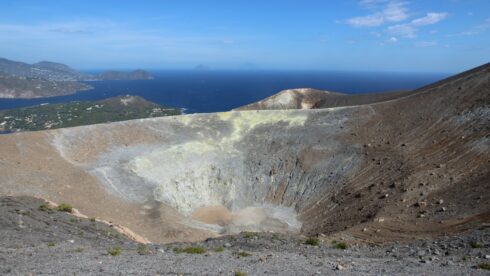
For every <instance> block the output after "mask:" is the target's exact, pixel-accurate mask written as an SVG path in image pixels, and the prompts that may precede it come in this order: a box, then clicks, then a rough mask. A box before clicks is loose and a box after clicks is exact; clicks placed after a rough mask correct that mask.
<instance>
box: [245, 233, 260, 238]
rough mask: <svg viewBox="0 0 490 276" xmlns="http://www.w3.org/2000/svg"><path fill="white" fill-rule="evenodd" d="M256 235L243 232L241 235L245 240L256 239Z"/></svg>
mask: <svg viewBox="0 0 490 276" xmlns="http://www.w3.org/2000/svg"><path fill="white" fill-rule="evenodd" d="M257 236H258V234H257V233H255V232H244V233H243V237H245V238H246V239H251V238H253V237H257Z"/></svg>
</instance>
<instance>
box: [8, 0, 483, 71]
mask: <svg viewBox="0 0 490 276" xmlns="http://www.w3.org/2000/svg"><path fill="white" fill-rule="evenodd" d="M0 41H1V43H0V56H1V57H6V58H10V59H14V60H21V61H25V62H36V61H40V60H51V61H58V62H63V63H66V64H69V65H71V66H72V67H75V68H79V69H97V68H100V69H102V68H104V69H105V68H115V69H117V68H136V67H137V68H146V69H157V68H162V69H170V68H177V69H185V68H189V69H190V68H194V67H195V66H196V65H198V64H204V65H206V66H208V67H210V68H214V69H285V70H289V69H300V70H356V71H412V72H458V71H462V70H465V69H469V68H471V67H474V66H477V65H480V64H483V63H486V62H489V61H490V1H489V0H419V1H416V0H411V1H410V0H407V1H404V0H345V1H327V0H280V1H279V0H260V1H255V0H246V1H242V0H223V1H219V0H192V1H191V0H160V1H124V0H117V1H115V0H107V1H103V0H98V1H90V0H83V1H68V0H66V1H63V0H57V1H54V0H43V1H37V0H36V1H34V0H31V1H23V0H1V9H0Z"/></svg>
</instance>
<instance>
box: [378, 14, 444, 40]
mask: <svg viewBox="0 0 490 276" xmlns="http://www.w3.org/2000/svg"><path fill="white" fill-rule="evenodd" d="M447 15H448V14H447V13H445V12H441V13H436V12H430V13H427V15H425V16H423V17H420V18H416V19H414V20H412V21H410V22H409V23H404V24H397V25H393V26H389V27H388V28H387V29H386V32H387V33H389V34H391V35H398V36H402V37H406V38H414V37H416V36H417V31H418V27H422V26H428V25H433V24H436V23H438V22H440V21H442V20H444V19H445V18H446V17H447Z"/></svg>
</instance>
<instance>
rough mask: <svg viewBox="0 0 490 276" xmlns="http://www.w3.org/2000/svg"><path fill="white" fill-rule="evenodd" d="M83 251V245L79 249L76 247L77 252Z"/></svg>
mask: <svg viewBox="0 0 490 276" xmlns="http://www.w3.org/2000/svg"><path fill="white" fill-rule="evenodd" d="M82 251H83V247H78V248H77V249H75V252H78V253H80V252H82Z"/></svg>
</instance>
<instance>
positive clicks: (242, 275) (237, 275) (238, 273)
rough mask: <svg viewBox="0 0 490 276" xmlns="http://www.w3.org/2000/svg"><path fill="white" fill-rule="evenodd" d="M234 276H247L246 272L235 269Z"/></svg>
mask: <svg viewBox="0 0 490 276" xmlns="http://www.w3.org/2000/svg"><path fill="white" fill-rule="evenodd" d="M235 276H247V273H245V272H242V271H240V270H237V271H235Z"/></svg>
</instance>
